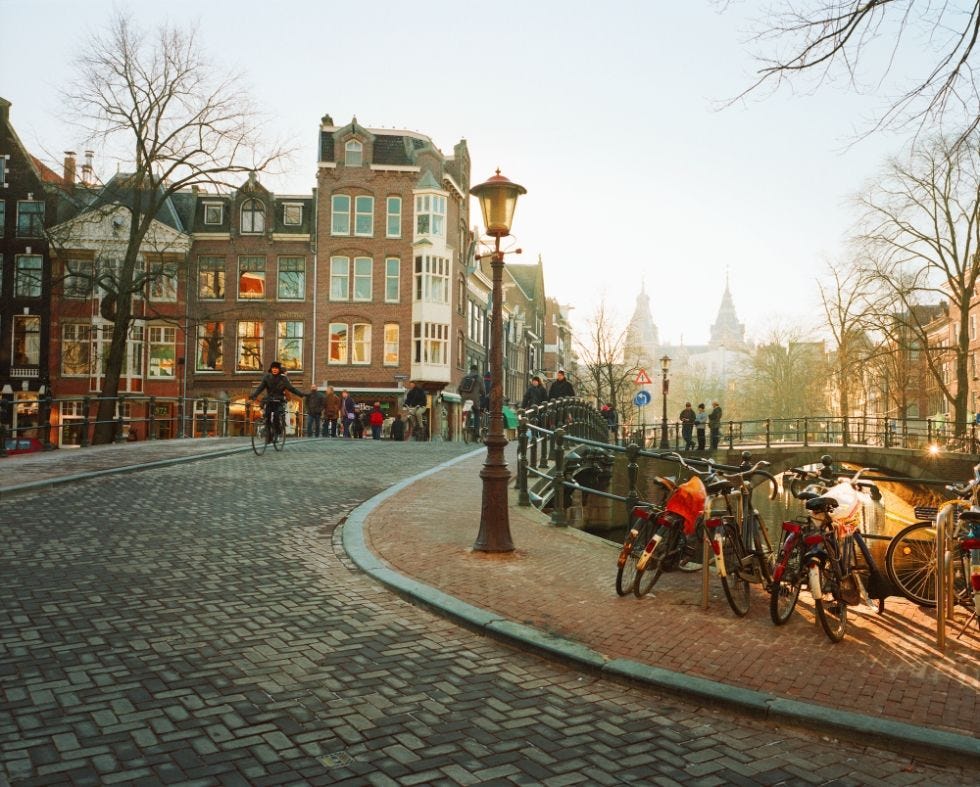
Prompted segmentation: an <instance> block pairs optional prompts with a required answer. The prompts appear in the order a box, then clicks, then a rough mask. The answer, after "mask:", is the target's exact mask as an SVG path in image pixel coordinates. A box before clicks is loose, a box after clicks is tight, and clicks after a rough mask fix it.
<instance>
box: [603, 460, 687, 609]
mask: <svg viewBox="0 0 980 787" xmlns="http://www.w3.org/2000/svg"><path fill="white" fill-rule="evenodd" d="M654 485H655V486H656V487H657V488H659V489H660V490H661V491H662V494H663V499H664V500H666V499H667V498H668V497H669V496H670V494H671V492H673V491H674V489H675V485H674V483H673V482H672V481H670V480H668V479H666V478H661V477H660V476H658V477H657V478H655V479H654ZM663 510H664V509H663V504H662V503H641V504H640V505H638V506H634V507H633V510H632V512H631V514H630V528H629V530H627V531H626V538H625V539H624V540H623V548H622V549H621V550H620V552H619V559H618V560H617V562H616V594H617V595H620V596H625V595H626V594H627V593H631V592H632V591H633V585H634V583H635V582H636V563H637V561H638V560H639V559H640V557H641V555H643V550H644V548H645V547H646V545H647V544H648V543H649V541H650V539H651V538H652V537H653V531H654V528H655V527H656V518H657V516H658V515H659V514H660V513H662V512H663Z"/></svg>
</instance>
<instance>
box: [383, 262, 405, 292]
mask: <svg viewBox="0 0 980 787" xmlns="http://www.w3.org/2000/svg"><path fill="white" fill-rule="evenodd" d="M401 265H402V263H401V260H400V259H398V258H397V257H388V259H386V260H385V301H386V302H387V303H398V289H399V287H400V286H401Z"/></svg>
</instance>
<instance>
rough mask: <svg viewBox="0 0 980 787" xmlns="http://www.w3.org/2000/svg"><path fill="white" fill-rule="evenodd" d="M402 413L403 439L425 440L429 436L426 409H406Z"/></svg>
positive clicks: (424, 407) (423, 407)
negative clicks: (403, 421)
mask: <svg viewBox="0 0 980 787" xmlns="http://www.w3.org/2000/svg"><path fill="white" fill-rule="evenodd" d="M403 413H404V416H405V439H406V440H427V439H428V434H429V419H428V408H427V407H426V406H425V405H418V406H417V407H406V408H405V409H404V410H403Z"/></svg>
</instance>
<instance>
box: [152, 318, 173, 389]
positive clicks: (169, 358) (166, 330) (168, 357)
mask: <svg viewBox="0 0 980 787" xmlns="http://www.w3.org/2000/svg"><path fill="white" fill-rule="evenodd" d="M149 353H150V358H149V361H150V366H149V369H147V377H170V378H173V377H175V376H176V373H177V365H176V364H177V329H176V328H172V327H170V326H166V325H151V326H150V346H149Z"/></svg>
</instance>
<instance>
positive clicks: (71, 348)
mask: <svg viewBox="0 0 980 787" xmlns="http://www.w3.org/2000/svg"><path fill="white" fill-rule="evenodd" d="M72 354H75V355H77V358H76V360H75V362H74V363H72V364H71V366H72V368H73V369H74V371H71V370H69V368H68V367H66V366H65V360H66V359H68V360H69V362H70V361H71V356H72ZM79 370H80V371H79ZM91 374H92V324H91V323H87V322H65V323H62V324H61V376H62V377H89V376H91Z"/></svg>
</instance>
